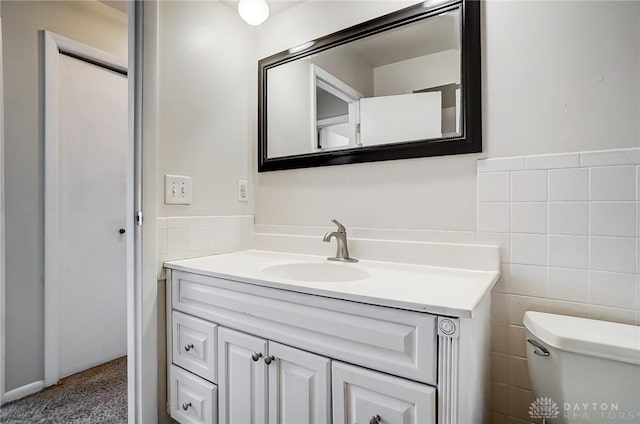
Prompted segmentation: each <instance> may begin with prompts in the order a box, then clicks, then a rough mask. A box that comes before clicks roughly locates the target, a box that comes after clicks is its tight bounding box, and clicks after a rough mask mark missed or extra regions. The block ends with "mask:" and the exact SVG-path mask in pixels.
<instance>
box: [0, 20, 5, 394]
mask: <svg viewBox="0 0 640 424" xmlns="http://www.w3.org/2000/svg"><path fill="white" fill-rule="evenodd" d="M2 55H3V53H2V16H0V405H2V403H3V402H4V397H5V396H4V390H5V384H4V359H5V331H4V328H5V326H4V323H5V317H6V313H5V310H6V308H5V306H4V304H5V301H4V299H5V250H4V92H3V82H4V73H3V69H4V68H3V63H2V57H3V56H2Z"/></svg>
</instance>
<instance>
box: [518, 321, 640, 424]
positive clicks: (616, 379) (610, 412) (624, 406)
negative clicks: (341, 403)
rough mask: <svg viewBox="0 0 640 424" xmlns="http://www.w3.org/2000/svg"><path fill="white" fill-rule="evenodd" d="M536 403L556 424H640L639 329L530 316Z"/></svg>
mask: <svg viewBox="0 0 640 424" xmlns="http://www.w3.org/2000/svg"><path fill="white" fill-rule="evenodd" d="M524 326H525V327H526V329H527V337H526V342H525V343H526V345H527V360H528V366H529V375H530V376H531V383H532V385H533V393H534V398H535V401H534V402H533V403H532V404H531V408H530V409H529V415H530V416H531V417H532V418H537V419H545V421H546V422H547V423H549V424H555V423H598V424H600V423H640V327H638V326H635V325H626V324H616V323H611V322H605V321H597V320H592V319H585V318H576V317H570V316H564V315H555V314H547V313H542V312H532V311H527V312H526V313H525V315H524Z"/></svg>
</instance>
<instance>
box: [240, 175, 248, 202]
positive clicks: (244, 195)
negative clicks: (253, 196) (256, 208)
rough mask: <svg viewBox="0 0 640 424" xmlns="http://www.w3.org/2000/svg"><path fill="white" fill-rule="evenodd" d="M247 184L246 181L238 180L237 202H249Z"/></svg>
mask: <svg viewBox="0 0 640 424" xmlns="http://www.w3.org/2000/svg"><path fill="white" fill-rule="evenodd" d="M248 190H249V183H248V182H247V180H238V200H239V201H241V202H246V201H247V200H249V191H248Z"/></svg>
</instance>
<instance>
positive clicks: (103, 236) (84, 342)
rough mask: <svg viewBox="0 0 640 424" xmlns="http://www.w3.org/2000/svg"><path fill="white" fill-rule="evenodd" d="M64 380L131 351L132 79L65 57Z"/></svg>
mask: <svg viewBox="0 0 640 424" xmlns="http://www.w3.org/2000/svg"><path fill="white" fill-rule="evenodd" d="M58 56H59V57H58V69H57V71H58V122H57V125H58V144H59V147H58V164H57V166H58V181H57V187H58V189H57V202H58V205H57V206H58V225H57V227H58V229H57V233H58V234H57V239H56V240H55V241H54V243H55V244H56V248H57V258H58V265H57V266H58V281H59V283H58V284H59V286H58V290H59V292H58V293H57V296H56V297H57V301H58V311H59V316H58V332H59V333H58V334H59V336H58V337H59V343H58V346H59V348H58V351H59V377H64V376H67V375H70V374H73V373H76V372H79V371H82V370H85V369H87V368H90V367H92V366H95V365H98V364H101V363H103V362H107V361H109V360H112V359H115V358H118V357H120V356H124V355H125V354H126V352H127V330H126V329H127V326H126V325H127V324H126V323H127V321H126V320H127V310H126V245H125V237H126V235H125V234H121V232H120V229H124V228H125V224H126V177H127V172H126V171H127V170H126V166H127V77H126V75H123V74H122V73H119V72H115V71H112V70H110V69H106V68H104V67H102V66H98V65H95V64H93V63H89V62H86V61H84V60H80V59H77V58H74V57H71V56H67V55H64V54H59V55H58Z"/></svg>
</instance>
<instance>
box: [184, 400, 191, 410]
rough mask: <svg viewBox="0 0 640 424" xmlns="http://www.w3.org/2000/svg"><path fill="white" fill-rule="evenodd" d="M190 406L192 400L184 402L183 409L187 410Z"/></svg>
mask: <svg viewBox="0 0 640 424" xmlns="http://www.w3.org/2000/svg"><path fill="white" fill-rule="evenodd" d="M190 407H191V402H184V403H183V404H182V409H184V410H185V411H186V410H187V409H189V408H190Z"/></svg>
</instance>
